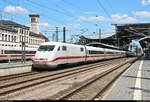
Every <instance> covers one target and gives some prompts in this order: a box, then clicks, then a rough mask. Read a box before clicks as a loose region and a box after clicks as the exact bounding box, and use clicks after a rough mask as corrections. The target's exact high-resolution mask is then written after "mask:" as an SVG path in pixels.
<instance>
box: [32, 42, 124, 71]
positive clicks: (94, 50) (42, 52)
mask: <svg viewBox="0 0 150 102" xmlns="http://www.w3.org/2000/svg"><path fill="white" fill-rule="evenodd" d="M124 56H125V51H121V50H114V49H105V48H98V47H92V46H83V45H75V44H67V43H60V42H44V43H42V44H41V45H40V47H39V48H38V50H37V52H36V54H35V57H34V59H33V64H32V67H33V69H47V68H56V67H57V66H58V65H62V64H73V63H81V62H91V61H98V60H102V59H110V58H117V57H124Z"/></svg>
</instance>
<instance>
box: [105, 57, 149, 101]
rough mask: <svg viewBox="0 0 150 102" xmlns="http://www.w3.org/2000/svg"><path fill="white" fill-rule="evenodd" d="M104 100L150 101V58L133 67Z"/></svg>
mask: <svg viewBox="0 0 150 102" xmlns="http://www.w3.org/2000/svg"><path fill="white" fill-rule="evenodd" d="M102 100H150V56H149V57H147V58H146V57H144V56H142V57H141V58H140V59H139V60H137V61H136V62H135V63H134V64H133V65H131V67H130V68H129V69H128V70H127V71H126V72H125V73H124V74H123V75H122V76H121V77H120V78H119V79H118V80H117V81H116V82H115V83H114V85H113V86H112V87H111V89H110V90H109V91H108V92H107V94H106V95H105V96H104V97H103V99H102Z"/></svg>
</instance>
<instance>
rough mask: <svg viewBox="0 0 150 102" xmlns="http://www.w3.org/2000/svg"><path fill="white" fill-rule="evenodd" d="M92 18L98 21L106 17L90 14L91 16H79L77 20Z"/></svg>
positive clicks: (89, 19) (91, 19)
mask: <svg viewBox="0 0 150 102" xmlns="http://www.w3.org/2000/svg"><path fill="white" fill-rule="evenodd" d="M94 20H98V21H105V20H106V18H105V17H103V16H97V17H96V16H91V17H84V16H80V17H79V18H78V21H94Z"/></svg>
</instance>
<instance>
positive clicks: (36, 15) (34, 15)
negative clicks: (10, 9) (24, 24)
mask: <svg viewBox="0 0 150 102" xmlns="http://www.w3.org/2000/svg"><path fill="white" fill-rule="evenodd" d="M29 16H30V17H40V15H38V14H30V15H29Z"/></svg>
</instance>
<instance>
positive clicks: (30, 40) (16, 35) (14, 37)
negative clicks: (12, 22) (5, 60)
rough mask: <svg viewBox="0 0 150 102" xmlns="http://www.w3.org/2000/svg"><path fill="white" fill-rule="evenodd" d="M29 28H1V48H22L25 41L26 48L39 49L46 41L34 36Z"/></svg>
mask: <svg viewBox="0 0 150 102" xmlns="http://www.w3.org/2000/svg"><path fill="white" fill-rule="evenodd" d="M30 33H31V32H30V31H29V29H27V28H22V27H16V28H14V29H13V30H12V29H9V30H7V29H1V28H0V47H1V46H11V47H22V41H23V42H24V41H25V45H26V48H38V47H39V45H40V44H41V43H42V42H45V39H44V38H42V37H40V35H39V36H34V35H37V34H32V36H30V35H31V34H30Z"/></svg>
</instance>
